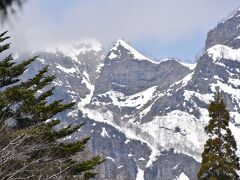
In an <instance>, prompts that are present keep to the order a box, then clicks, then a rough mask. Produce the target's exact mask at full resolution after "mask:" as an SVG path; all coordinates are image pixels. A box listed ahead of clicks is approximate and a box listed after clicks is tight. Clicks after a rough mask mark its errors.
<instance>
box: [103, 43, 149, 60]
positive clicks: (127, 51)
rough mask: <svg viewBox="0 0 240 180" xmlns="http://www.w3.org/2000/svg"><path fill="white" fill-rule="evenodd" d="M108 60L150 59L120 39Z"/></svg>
mask: <svg viewBox="0 0 240 180" xmlns="http://www.w3.org/2000/svg"><path fill="white" fill-rule="evenodd" d="M107 59H109V60H114V59H124V60H128V59H136V60H149V61H151V60H150V59H149V58H147V57H145V56H144V55H142V54H141V53H140V52H138V51H137V50H136V49H134V48H133V47H132V46H131V45H129V44H128V43H127V42H125V41H124V40H122V39H119V40H118V41H117V42H116V43H115V44H114V45H113V47H112V49H111V50H110V51H109V53H108V56H107Z"/></svg>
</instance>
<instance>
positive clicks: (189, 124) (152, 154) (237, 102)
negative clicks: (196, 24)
mask: <svg viewBox="0 0 240 180" xmlns="http://www.w3.org/2000/svg"><path fill="white" fill-rule="evenodd" d="M239 15H240V11H237V12H235V14H234V15H233V16H231V17H230V18H228V19H227V20H225V21H224V22H221V23H220V24H218V25H217V27H216V28H214V29H213V30H211V31H210V32H209V33H208V36H207V40H206V44H205V52H204V53H203V54H202V56H201V57H200V58H199V59H198V60H197V63H196V64H194V65H190V64H184V63H181V62H179V61H177V60H175V59H165V60H162V61H159V62H155V61H153V60H150V59H148V58H147V57H145V56H143V55H142V54H141V53H139V52H138V51H136V50H135V49H134V48H133V47H131V46H130V45H129V44H127V43H126V42H124V41H123V40H119V41H117V43H116V44H115V45H114V46H113V48H112V49H111V50H110V51H109V52H108V53H104V52H103V50H102V49H101V48H100V47H99V46H98V47H97V48H96V44H95V45H94V44H93V45H91V44H88V45H86V44H81V45H80V46H75V47H74V48H73V51H72V49H71V51H55V52H49V51H48V52H41V53H38V54H40V55H41V59H39V60H38V61H37V62H36V63H37V64H35V65H33V66H32V67H31V69H33V71H31V72H26V74H25V75H24V76H23V79H24V78H27V77H30V76H32V75H33V73H34V72H36V71H37V70H38V69H39V68H40V67H43V66H44V65H47V64H48V65H50V67H49V68H50V71H49V73H50V74H55V75H56V77H57V79H56V80H55V83H54V85H55V86H56V93H55V95H54V97H53V98H54V99H59V98H64V99H65V101H68V102H69V101H75V102H77V105H76V108H75V109H74V110H71V111H69V112H67V115H64V114H61V116H62V119H64V121H63V122H62V125H65V124H69V123H80V122H86V124H85V126H84V127H83V128H82V130H81V131H80V132H79V133H76V134H74V135H73V136H72V137H73V138H79V137H80V138H81V137H82V136H92V139H91V141H90V143H89V150H90V151H91V152H92V153H93V154H94V153H97V154H101V155H102V156H104V157H106V159H107V160H106V162H105V163H104V164H103V165H102V166H100V167H99V171H101V174H100V175H99V176H98V178H97V179H109V180H110V179H116V180H135V179H137V180H140V179H145V180H158V179H161V180H168V179H171V180H172V179H177V178H180V177H183V176H184V177H186V178H189V179H191V180H194V179H196V174H197V171H198V168H199V161H200V158H201V152H202V150H203V145H204V143H205V140H206V135H205V133H204V126H205V125H206V124H207V122H208V120H209V118H208V111H207V106H208V104H209V102H210V101H212V100H213V96H214V93H215V92H216V90H219V91H221V93H222V94H223V96H224V98H225V102H226V104H227V108H228V110H229V111H230V116H231V123H230V128H231V130H232V132H233V134H234V136H235V138H236V140H237V143H238V149H239V151H238V155H240V137H239V132H240V120H239V119H240V114H239V112H238V110H239V108H240V80H239V79H240V49H239V48H240V42H239V39H240V31H239V25H240V16H239ZM64 50H66V49H64ZM69 52H71V53H69ZM72 52H74V53H72ZM80 112H81V113H80Z"/></svg>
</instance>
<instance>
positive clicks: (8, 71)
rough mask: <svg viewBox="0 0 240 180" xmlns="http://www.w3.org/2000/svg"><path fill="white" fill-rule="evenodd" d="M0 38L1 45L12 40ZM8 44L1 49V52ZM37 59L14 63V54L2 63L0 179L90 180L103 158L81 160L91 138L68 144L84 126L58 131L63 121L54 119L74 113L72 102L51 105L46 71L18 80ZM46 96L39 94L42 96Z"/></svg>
mask: <svg viewBox="0 0 240 180" xmlns="http://www.w3.org/2000/svg"><path fill="white" fill-rule="evenodd" d="M5 36H6V32H4V33H2V34H0V44H3V43H4V41H5V40H6V39H8V37H5ZM9 48H10V44H7V43H6V44H3V45H0V53H2V52H4V51H6V50H8V49H9ZM36 58H37V57H34V58H32V59H29V60H26V61H23V62H21V63H16V62H14V60H13V58H12V56H11V55H9V56H7V57H6V58H4V59H3V60H1V61H0V179H73V178H77V179H89V178H91V177H95V176H96V174H97V173H95V172H94V169H95V168H96V166H97V165H99V164H101V163H102V162H103V159H102V158H101V157H99V156H96V157H91V158H90V159H87V157H82V158H80V159H79V158H78V160H76V159H77V157H76V155H77V154H78V153H79V152H82V151H83V150H84V149H85V147H86V144H87V142H88V140H89V138H83V139H81V140H78V141H75V142H68V143H66V142H65V141H64V138H65V137H66V136H69V135H71V134H72V133H74V132H75V131H77V130H78V129H79V128H80V126H81V125H80V126H76V127H72V126H70V125H69V126H68V127H65V128H63V129H61V130H59V131H53V127H54V126H56V125H58V124H59V123H60V120H58V119H55V120H50V119H51V118H53V117H54V116H55V115H56V114H58V113H59V112H62V111H64V110H66V109H69V108H73V106H74V103H66V104H63V103H62V100H58V101H54V102H51V103H49V102H48V101H47V99H48V97H50V96H51V95H53V90H54V88H48V90H45V91H44V90H43V89H46V86H48V85H51V82H52V81H53V80H54V78H55V77H54V76H47V75H46V73H47V71H48V67H47V66H46V67H44V68H43V69H42V70H40V71H39V72H38V73H37V74H36V75H35V76H34V77H32V78H30V79H28V80H27V81H25V82H21V80H20V79H19V76H20V75H22V74H23V73H24V71H25V70H26V68H27V66H28V65H29V64H31V63H32V62H33V61H34V60H35V59H36ZM40 91H41V92H42V93H40V94H38V92H40Z"/></svg>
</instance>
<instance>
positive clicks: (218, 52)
mask: <svg viewBox="0 0 240 180" xmlns="http://www.w3.org/2000/svg"><path fill="white" fill-rule="evenodd" d="M207 54H208V55H209V57H211V58H212V59H213V61H217V60H221V59H228V60H234V61H240V49H232V48H230V47H228V46H225V45H221V44H218V45H215V46H213V47H211V48H209V49H208V50H207Z"/></svg>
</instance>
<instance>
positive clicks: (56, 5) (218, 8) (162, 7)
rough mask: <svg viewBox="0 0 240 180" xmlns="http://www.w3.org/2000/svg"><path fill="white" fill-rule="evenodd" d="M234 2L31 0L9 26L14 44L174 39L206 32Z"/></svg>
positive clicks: (205, 0)
mask: <svg viewBox="0 0 240 180" xmlns="http://www.w3.org/2000/svg"><path fill="white" fill-rule="evenodd" d="M237 7H238V2H237V1H236V0H68V1H64V0H51V1H49V0H32V1H30V0H29V1H28V3H26V5H25V7H24V9H23V11H22V12H20V13H19V16H20V17H19V18H18V19H16V20H15V22H14V26H11V28H10V29H11V32H10V33H11V34H12V37H13V41H14V44H15V46H14V47H15V48H31V47H33V46H48V45H51V44H57V43H69V42H75V41H81V40H85V39H88V38H96V39H97V40H99V41H100V42H102V43H103V44H104V45H105V46H109V45H110V44H111V43H112V42H113V41H115V40H116V39H118V38H125V39H127V40H129V41H132V42H134V41H140V40H141V39H143V40H146V39H154V40H156V41H161V43H164V42H166V43H169V42H171V43H174V42H177V41H180V40H183V39H184V37H187V36H188V35H189V34H191V33H192V34H193V33H196V32H203V31H204V32H207V30H208V29H210V28H212V27H214V26H215V25H216V23H217V22H219V21H220V20H221V19H222V18H223V17H225V16H227V15H228V14H229V13H230V12H232V11H233V10H234V9H236V8H237Z"/></svg>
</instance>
